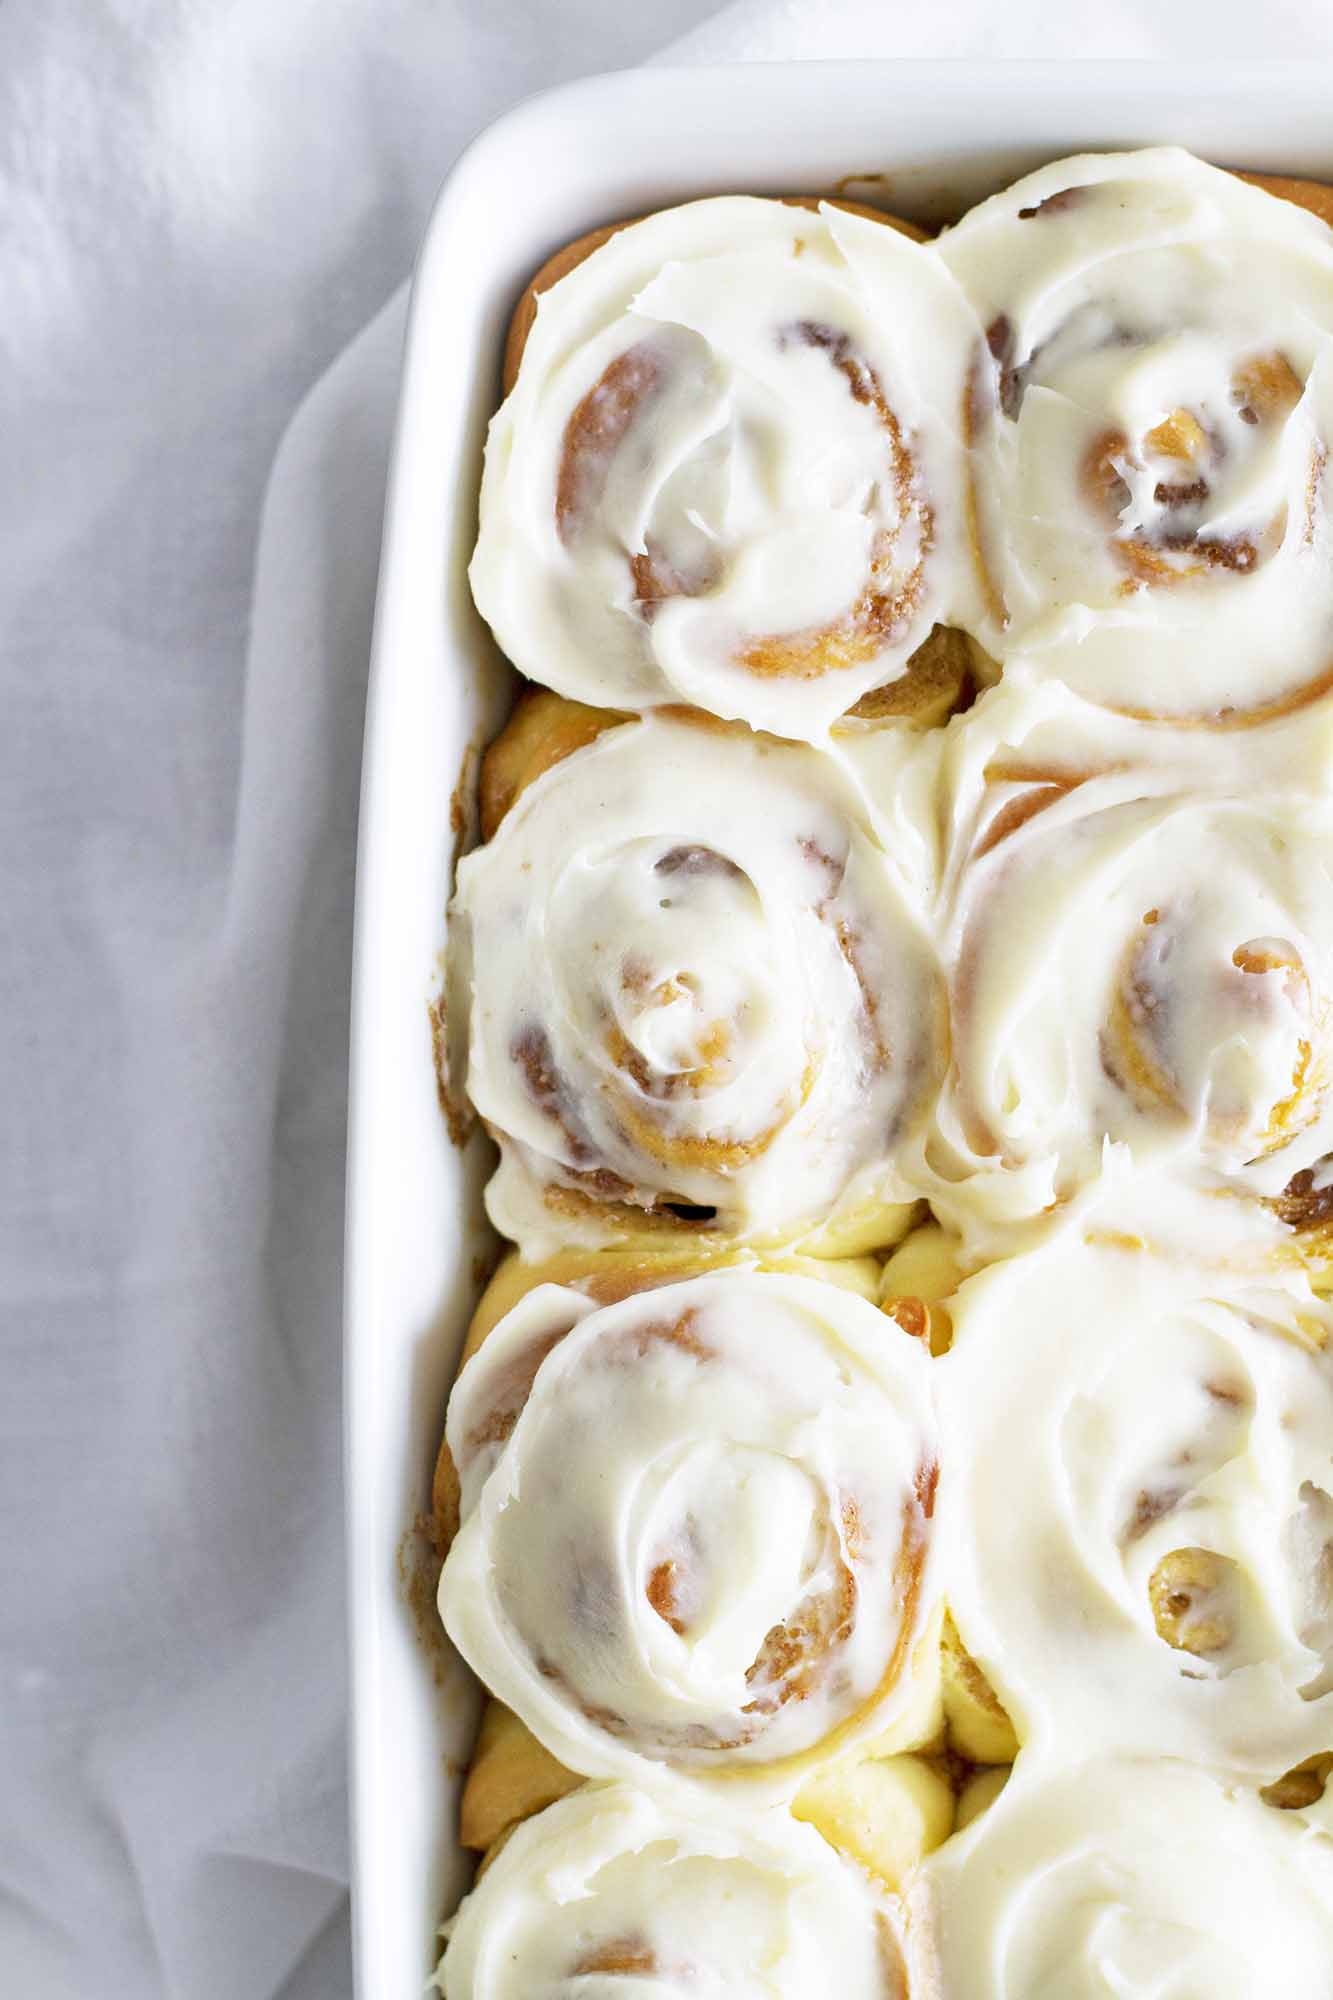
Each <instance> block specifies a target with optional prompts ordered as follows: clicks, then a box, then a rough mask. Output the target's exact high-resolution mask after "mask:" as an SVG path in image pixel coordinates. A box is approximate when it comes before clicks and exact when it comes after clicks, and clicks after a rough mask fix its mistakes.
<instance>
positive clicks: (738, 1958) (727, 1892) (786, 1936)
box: [438, 1785, 905, 2000]
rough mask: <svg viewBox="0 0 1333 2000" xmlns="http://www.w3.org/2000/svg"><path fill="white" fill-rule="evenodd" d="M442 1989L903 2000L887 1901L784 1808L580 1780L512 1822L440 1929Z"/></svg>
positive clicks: (580, 1998) (463, 1995) (455, 1997)
mask: <svg viewBox="0 0 1333 2000" xmlns="http://www.w3.org/2000/svg"><path fill="white" fill-rule="evenodd" d="M438 1984H439V1987H440V1990H441V1992H442V1993H444V1994H445V1995H446V1996H447V2000H529V1996H530V1995H532V1994H535V1993H541V1994H542V1995H544V1996H547V1995H549V1996H550V2000H615V1996H617V1995H619V1994H622V1993H633V1994H634V1995H635V1996H639V1995H642V1996H644V2000H649V1996H651V2000H674V1996H682V1997H683V1996H685V1995H694V1994H700V1995H702V1994H713V1993H719V1994H720V1993H724V1992H725V1993H749V1992H758V1991H760V1990H762V1991H763V1993H764V1994H765V1995H766V1996H767V1995H771V1996H772V2000H809V1996H810V1995H811V1994H812V1993H824V1992H837V1993H838V1994H839V1995H840V1996H841V2000H902V1995H903V1994H904V1992H905V1987H904V1984H903V1975H902V1969H901V1957H900V1953H899V1948H898V1944H897V1938H896V1927H895V1919H894V1909H893V1904H892V1902H891V1900H890V1898H889V1897H888V1896H886V1895H884V1894H883V1893H882V1892H879V1891H877V1890H876V1889H875V1888H874V1887H873V1886H872V1885H871V1882H870V1880H869V1878H868V1877H866V1876H865V1875H863V1874H861V1873H860V1871H859V1870H856V1869H854V1868H852V1867H850V1866H848V1865H847V1864H846V1863H844V1862H842V1861H840V1860H839V1859H838V1857H837V1855H835V1854H834V1852H833V1850H832V1849H831V1848H830V1847H828V1846H826V1845H825V1843H824V1842H823V1841H822V1840H821V1839H820V1837H819V1835H818V1834H817V1833H815V1832H814V1831H813V1830H812V1829H811V1828H809V1827H806V1826H801V1825H798V1824H797V1823H796V1822H795V1821H794V1820H791V1819H789V1818H788V1817H787V1815H786V1814H785V1813H769V1814H764V1815H747V1816H745V1817H741V1816H737V1815H733V1814H729V1813H724V1812H722V1811H720V1810H719V1809H718V1808H717V1807H716V1806H714V1807H713V1808H712V1809H711V1810H710V1811H709V1813H708V1815H707V1818H702V1817H699V1816H695V1815H691V1814H686V1813H683V1812H681V1811H680V1810H679V1809H677V1808H675V1807H672V1806H669V1805H667V1804H665V1803H664V1802H663V1801H662V1800H660V1799H656V1798H650V1797H649V1796H647V1795H646V1794H645V1793H642V1792H638V1791H635V1790H633V1789H632V1788H630V1787H629V1786H624V1785H610V1786H589V1787H587V1788H585V1789H584V1790H583V1791H580V1792H576V1793H574V1795H573V1796H572V1797H570V1798H568V1799H564V1800H562V1801H561V1803H560V1804H559V1805H555V1806H552V1807H550V1808H549V1810H547V1811H546V1812H544V1813H541V1814H539V1815H538V1817H537V1818H536V1819H532V1820H529V1821H528V1822H527V1823H526V1825H524V1826H521V1827H520V1828H519V1829H518V1830H517V1832H516V1833H514V1834H513V1836H512V1837H511V1838H510V1839H509V1840H508V1841H507V1842H506V1844H505V1846H504V1848H503V1850H502V1851H501V1852H500V1854H499V1855H498V1856H497V1858H496V1860H495V1861H494V1863H493V1864H492V1865H491V1867H490V1868H488V1869H487V1871H486V1873H485V1875H484V1876H483V1877H482V1878H481V1881H480V1882H479V1883H478V1885H477V1887H476V1888H475V1889H474V1890H473V1892H472V1894H471V1895H470V1896H469V1897H468V1898H467V1899H466V1901H465V1902H464V1904H463V1906H462V1908H461V1910H460V1911H459V1913H458V1916H457V1917H456V1918H455V1919H454V1921H453V1923H452V1924H451V1925H450V1926H449V1942H448V1948H447V1950H446V1951H445V1954H444V1958H443V1960H442V1962H441V1966H440V1971H439V1975H438Z"/></svg>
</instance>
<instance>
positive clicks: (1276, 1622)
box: [937, 1230, 1333, 1783]
mask: <svg viewBox="0 0 1333 2000" xmlns="http://www.w3.org/2000/svg"><path fill="white" fill-rule="evenodd" d="M949 1310H950V1316H951V1319H952V1321H953V1326H954V1342H953V1346H952V1348H951V1350H950V1352H949V1354H948V1356H947V1357H946V1358H945V1359H944V1360H943V1361H941V1362H940V1363H938V1364H937V1381H938V1383H939V1391H940V1398H941V1407H942V1409H943V1412H944V1422H945V1456H946V1462H947V1463H948V1465H949V1467H950V1484H949V1492H948V1498H947V1507H948V1511H949V1515H950V1522H949V1548H950V1568H949V1584H948V1588H949V1597H950V1603H951V1606H952V1608H953V1612H954V1616H955V1618H956V1620H957V1623H958V1626H959V1630H960V1631H961V1633H962V1635H963V1638H964V1640H965V1642H966V1644H967V1645H968V1647H969V1648H970V1649H971V1651H972V1652H973V1654H974V1656H975V1657H976V1659H977V1660H978V1661H979V1662H980V1664H981V1665H982V1667H983V1668H984V1669H985V1671H986V1673H987V1674H988V1675H989V1676H990V1678H991V1680H992V1681H993V1683H994V1685H995V1686H996V1688H997V1690H998V1692H999V1694H1000V1696H1001V1698H1002V1700H1003V1701H1004V1702H1005V1704H1006V1706H1007V1707H1008V1708H1009V1710H1010V1713H1011V1714H1012V1716H1013V1718H1014V1721H1015V1724H1016V1726H1017V1728H1018V1733H1019V1736H1020V1739H1021V1740H1022V1741H1023V1742H1024V1744H1025V1746H1031V1747H1034V1748H1037V1749H1040V1750H1043V1751H1045V1752H1048V1753H1051V1754H1055V1753H1057V1752H1058V1753H1059V1754H1063V1755H1065V1756H1069V1755H1071V1754H1073V1753H1075V1752H1078V1753H1079V1754H1081V1755H1092V1754H1094V1753H1100V1752H1101V1751H1102V1750H1105V1751H1106V1752H1107V1753H1111V1752H1119V1751H1130V1750H1132V1751H1135V1752H1138V1753H1141V1754H1144V1755H1149V1754H1157V1755H1159V1756H1162V1757H1184V1758H1188V1759H1192V1760H1195V1761H1197V1762H1200V1763H1208V1764H1211V1765H1213V1766H1216V1767H1226V1768H1228V1769H1231V1770H1236V1771H1240V1770H1244V1771H1247V1772H1250V1773H1251V1774H1253V1777H1254V1781H1255V1782H1256V1783H1263V1782H1271V1781H1272V1780H1274V1779H1276V1778H1278V1777H1280V1776H1281V1775H1282V1774H1283V1773H1284V1772H1285V1771H1287V1770H1289V1769H1291V1768H1292V1767H1293V1766H1294V1765H1296V1764H1298V1763H1300V1762H1302V1761H1303V1760H1304V1759H1305V1758H1306V1757H1308V1756H1311V1755H1315V1754H1318V1753H1321V1752H1323V1751H1325V1750H1329V1749H1333V1693H1331V1692H1330V1690H1333V1308H1330V1306H1329V1305H1328V1304H1326V1303H1325V1302H1323V1301H1321V1300H1319V1299H1317V1298H1316V1297H1315V1296H1314V1294H1313V1293H1312V1292H1311V1291H1310V1289H1309V1287H1308V1284H1307V1283H1306V1282H1305V1281H1304V1280H1303V1279H1302V1278H1301V1276H1300V1275H1299V1274H1298V1273H1296V1272H1294V1271H1289V1272H1287V1273H1286V1274H1285V1275H1284V1276H1282V1277H1281V1278H1279V1277H1278V1275H1277V1274H1276V1273H1274V1274H1272V1275H1271V1276H1269V1277H1268V1278H1267V1279H1263V1280H1261V1279H1259V1278H1258V1277H1256V1278H1253V1279H1249V1280H1247V1279H1245V1278H1244V1277H1240V1276H1237V1275H1235V1274H1229V1273H1226V1272H1224V1271H1222V1270H1220V1269H1219V1268H1218V1267H1217V1266H1216V1265H1215V1264H1213V1263H1208V1264H1198V1263H1195V1262H1193V1261H1190V1260H1184V1259H1177V1258H1167V1257H1165V1256H1163V1255H1160V1254H1155V1253H1154V1252H1152V1251H1151V1250H1149V1249H1146V1248H1144V1247H1142V1246H1138V1245H1133V1244H1129V1243H1127V1242H1124V1241H1116V1240H1114V1239H1113V1240H1110V1241H1103V1242H1100V1243H1093V1242H1089V1241H1086V1240H1084V1239H1083V1238H1082V1237H1081V1235H1080V1234H1079V1232H1077V1231H1075V1230H1068V1231H1066V1232H1064V1233H1063V1234H1062V1235H1060V1236H1059V1237H1058V1238H1056V1239H1053V1240H1052V1241H1050V1242H1048V1243H1047V1244H1046V1245H1044V1246H1043V1247H1042V1248H1041V1249H1040V1250H1037V1251H1034V1252H1031V1253H1029V1254H1027V1255H1024V1256H1019V1257H1016V1258H1013V1259H1011V1260H1009V1261H1007V1262H1004V1263H999V1264H995V1265H992V1266H991V1267H990V1268H989V1269H988V1270H986V1271H984V1272H982V1273H981V1274H980V1275H978V1276H977V1277H975V1278H973V1279H970V1280H969V1281H968V1282H967V1283H966V1284H965V1285H964V1286H963V1287H962V1289H961V1290H960V1291H959V1292H958V1293H957V1294H956V1295H955V1297H954V1298H953V1299H952V1300H951V1301H950V1308H949ZM1027 1754H1028V1749H1027V1748H1025V1750H1024V1752H1023V1755H1024V1756H1026V1755H1027Z"/></svg>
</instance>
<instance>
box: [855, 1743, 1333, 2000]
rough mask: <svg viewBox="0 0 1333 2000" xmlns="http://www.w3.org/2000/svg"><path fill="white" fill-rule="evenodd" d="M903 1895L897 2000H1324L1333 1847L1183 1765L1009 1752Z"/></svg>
mask: <svg viewBox="0 0 1333 2000" xmlns="http://www.w3.org/2000/svg"><path fill="white" fill-rule="evenodd" d="M916 1901H917V1909H916V1912H915V1916H916V1920H917V1927H918V1940H917V1941H918V1947H919V1950H918V1958H919V1961H920V1963H921V1972H920V1976H919V1977H918V1976H917V1975H916V1972H915V1970H914V1976H913V1979H912V1993H913V1996H914V2000H915V1996H917V1995H918V1993H919V1994H921V1995H922V1996H923V2000H1130V1996H1133V2000H1296V1996H1297V1995H1299V1996H1300V2000H1329V1997H1330V1996H1331V1995H1333V1839H1330V1837H1329V1836H1328V1834H1327V1833H1323V1832H1319V1831H1317V1830H1316V1829H1315V1828H1314V1827H1313V1826H1311V1825H1310V1823H1309V1822H1308V1821H1307V1820H1306V1819H1304V1818H1303V1817H1302V1816H1301V1815H1299V1814H1297V1813H1291V1812H1280V1811H1278V1810H1276V1809H1275V1808H1274V1807H1272V1806H1268V1805H1265V1804H1263V1803H1262V1801H1261V1800H1260V1799H1259V1798H1258V1797H1257V1795H1256V1794H1255V1793H1254V1792H1253V1791H1252V1790H1249V1789H1247V1788H1246V1787H1244V1786H1241V1785H1238V1784H1236V1783H1234V1782H1232V1781H1229V1780H1227V1779H1226V1778H1225V1777H1223V1776H1221V1775H1216V1774H1213V1773H1209V1772H1206V1771H1202V1770H1199V1769H1197V1768H1193V1767H1191V1766H1189V1765H1187V1764H1183V1763H1177V1762H1172V1761H1169V1760H1159V1761H1153V1762H1150V1761H1146V1760H1143V1759H1137V1758H1131V1757H1111V1758H1108V1759H1105V1760H1103V1761H1097V1760H1090V1761H1087V1762H1084V1761H1083V1760H1081V1759H1080V1760H1078V1761H1076V1762H1073V1763H1071V1765H1069V1766H1068V1767H1058V1768H1052V1767H1051V1766H1050V1765H1039V1764H1037V1763H1035V1762H1026V1761H1025V1760H1024V1759H1022V1758H1020V1760H1019V1763H1018V1765H1017V1766H1016V1768H1015V1771H1014V1775H1013V1777H1012V1778H1011V1779H1010V1780H1009V1782H1008V1784H1007V1785H1006V1786H1005V1788H1004V1790H1003V1792H1002V1793H1001V1794H1000V1797H999V1799H998V1800H997V1801H996V1803H995V1804H994V1805H992V1806H991V1807H990V1808H989V1810H988V1811H986V1812H985V1813H983V1814H982V1816H981V1817H980V1819H978V1820H977V1821H975V1822H974V1824H973V1825H972V1826H971V1827H969V1828H968V1829H967V1831H966V1832H964V1833H962V1834H960V1835H959V1836H958V1837H957V1838H956V1839H955V1840H952V1841H949V1842H947V1843H946V1844H945V1846H944V1847H942V1848H941V1849H940V1850H939V1852H938V1853H937V1854H936V1855H934V1856H933V1857H932V1858H931V1859H930V1861H928V1862H927V1864H926V1867H925V1870H924V1876H923V1880H922V1883H921V1887H920V1890H919V1892H918V1896H917V1899H916ZM828 1990H833V1989H828Z"/></svg>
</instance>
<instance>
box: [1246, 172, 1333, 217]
mask: <svg viewBox="0 0 1333 2000" xmlns="http://www.w3.org/2000/svg"><path fill="white" fill-rule="evenodd" d="M1237 178H1238V179H1240V180H1243V181H1248V182H1249V183H1250V185H1251V187H1257V188H1262V189H1263V190H1264V192H1265V193H1266V194H1271V195H1276V196H1277V198H1278V200H1279V201H1290V202H1294V203H1295V205H1296V207H1297V208H1308V209H1309V211H1310V213H1311V215H1317V216H1318V217H1319V220H1320V221H1321V222H1326V223H1327V224H1328V225H1329V227H1330V228H1331V229H1333V187H1328V186H1326V185H1325V183H1324V182H1323V181H1305V180H1295V179H1293V178H1291V177H1290V176H1289V175H1286V174H1244V173H1243V174H1239V175H1238V176H1237Z"/></svg>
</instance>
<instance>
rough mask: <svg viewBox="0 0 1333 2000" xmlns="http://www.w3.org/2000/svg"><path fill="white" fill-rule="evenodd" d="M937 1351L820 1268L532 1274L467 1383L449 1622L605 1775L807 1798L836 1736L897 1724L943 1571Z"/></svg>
mask: <svg viewBox="0 0 1333 2000" xmlns="http://www.w3.org/2000/svg"><path fill="white" fill-rule="evenodd" d="M929 1367H930V1363H929V1360H928V1357H927V1354H926V1351H925V1349H924V1347H923V1346H922V1345H921V1343H919V1342H917V1341H915V1340H913V1339H911V1338H910V1336H908V1335H907V1334H905V1333H903V1332H902V1330H901V1329H900V1328H898V1327H896V1326H895V1325H894V1324H893V1323H892V1322H891V1321H889V1320H888V1319H887V1318H886V1317H885V1316H884V1315H883V1314H881V1313H880V1312H878V1311H877V1310H876V1308H874V1307H873V1306H871V1305H869V1304H868V1303H867V1302H866V1301H864V1300H863V1299H860V1298H857V1297H856V1296H855V1295H854V1294H853V1293H851V1292H848V1291H843V1290H840V1289H838V1288H835V1287H834V1286H831V1285H827V1284H822V1283H818V1282H815V1281H812V1280H810V1279H807V1278H798V1277H793V1276H788V1275H785V1274H776V1273H771V1272H760V1271H757V1270H747V1269H744V1268H731V1269H726V1270H722V1271H719V1272H716V1273H713V1274H710V1275H707V1276H704V1277H699V1278H693V1279H689V1280H686V1281H684V1282H682V1283H679V1284H671V1285H667V1286H663V1287H660V1288H656V1289H653V1290H651V1291H647V1292H642V1293H638V1294H636V1295H634V1296H631V1297H628V1298H625V1299H623V1300H621V1301H620V1302H619V1303H618V1304H613V1305H608V1306H602V1307H598V1306H596V1305H595V1303H594V1302H593V1301H592V1300H591V1299H590V1298H589V1297H588V1296H587V1294H586V1293H585V1292H581V1291H576V1290H573V1289H571V1288H566V1287H558V1286H553V1285H543V1286H541V1287H539V1288H538V1289H537V1290H535V1291H533V1292H530V1293H528V1294H527V1296H526V1297H525V1298H523V1299H522V1300H521V1301H520V1302H519V1304H518V1305H517V1306H515V1307H514V1308H513V1310H512V1311H511V1312H510V1313H509V1314H508V1315H507V1316H506V1318H505V1319H504V1320H502V1321H501V1323H500V1324H499V1325H498V1326H497V1327H496V1328H495V1329H494V1330H493V1331H492V1332H491V1333H490V1334H489V1336H488V1337H487V1339H486V1340H485V1342H484V1344H483V1345H482V1346H481V1348H480V1349H479V1350H478V1351H477V1352H476V1353H475V1354H474V1356H473V1358H472V1359H471V1360H470V1361H469V1362H468V1363H467V1364H466V1365H465V1367H464V1369H463V1372H462V1373H461V1375H460V1376H459V1379H458V1382H457V1383H456V1385H455V1388H454V1392H453V1396H452V1398H451V1400H450V1405H449V1416H448V1423H447V1432H446V1435H447V1441H448V1446H449V1451H450V1454H451V1457H452V1460H453V1463H454V1465H455V1467H456V1468H457V1473H458V1478H459V1482H460V1492H461V1523H462V1524H461V1527H460V1529H459V1532H458V1535H457V1537H456V1539H455V1540H454V1543H453V1546H452V1548H451V1550H450V1552H449V1555H448V1558H447V1560H446V1562H445V1565H444V1570H443V1573H442V1575H441V1579H440V1592H439V1602H440V1612H441V1616H442V1618H443V1620H444V1623H445V1626H446V1627H447V1629H448V1631H449V1633H450V1636H451V1637H452V1638H453V1640H454V1642H455V1644H456V1645H457V1646H458V1648H459V1650H460V1652H461V1653H462V1654H463V1657H464V1659H465V1660H466V1661H467V1663H468V1664H469V1666H471V1667H472V1669H473V1671H474V1672H475V1673H476V1674H477V1675H478V1677H479V1678H480V1679H481V1680H482V1681H483V1682H484V1683H485V1685H486V1686H487V1687H488V1688H489V1689H490V1690H491V1691H492V1692H493V1693H494V1694H495V1695H496V1696H498V1697H499V1699H500V1700H502V1701H503V1702H505V1703H506V1704H507V1705H508V1706H509V1707H510V1708H511V1709H513V1710H514V1712H515V1713H516V1714H517V1715H518V1716H519V1717H520V1718H521V1719H522V1720H523V1721H524V1722H525V1723H526V1724H527V1725H528V1727H529V1728H530V1729H531V1730H532V1731H533V1733H534V1734H535V1735H536V1736H537V1737H538V1739H539V1740H540V1741H541V1742H542V1743H544V1744H545V1745H546V1747H547V1748H548V1749H549V1750H550V1751H551V1752H552V1753H553V1755H555V1756H556V1757H558V1758H559V1759H560V1760H561V1762H562V1763H564V1764H565V1765H566V1766H568V1767H569V1768H570V1769H572V1770H576V1771H581V1772H583V1773H585V1774H587V1775H589V1776H593V1777H617V1776H630V1777H636V1776H637V1777H642V1776H644V1775H648V1776H655V1778H656V1780H657V1782H658V1783H659V1784H660V1783H662V1782H664V1781H665V1780H666V1779H667V1778H669V1777H670V1775H671V1774H673V1773H675V1774H684V1775H686V1776H688V1777H691V1778H695V1779H698V1778H701V1777H708V1776H716V1775H719V1774H729V1775H731V1776H733V1777H734V1776H741V1775H743V1776H746V1777H748V1778H750V1779H751V1780H753V1781H754V1782H755V1783H756V1784H759V1785H761V1786H762V1787H763V1788H764V1790H765V1791H771V1792H772V1793H773V1794H774V1795H775V1796H782V1795H789V1794H790V1793H791V1792H792V1791H793V1790H794V1789H795V1788H796V1785H797V1784H798V1783H799V1781H800V1772H801V1765H802V1760H804V1759H806V1758H808V1757H809V1756H810V1755H811V1754H812V1753H818V1754H820V1755H821V1756H827V1755H830V1754H833V1753H834V1752H845V1751H848V1750H850V1749H851V1748H853V1747H854V1746H855V1745H857V1744H859V1743H864V1742H870V1741H873V1742H875V1743H876V1744H880V1745H882V1744H884V1743H885V1741H886V1739H887V1738H888V1736H889V1733H890V1731H891V1730H892V1729H893V1726H894V1724H895V1723H896V1722H898V1721H900V1720H901V1719H903V1718H905V1717H907V1718H911V1717H915V1715H916V1714H917V1712H918V1710H917V1705H916V1702H915V1699H914V1697H915V1687H914V1681H913V1654H914V1649H915V1646H916V1643H917V1640H918V1638H919V1637H920V1635H921V1633H922V1630H923V1627H924V1624H925V1622H926V1618H927V1612H928V1609H929V1605H930V1600H931V1598H932V1594H933V1588H934V1586H933V1583H932V1580H931V1573H930V1569H929V1563H928V1557H929V1551H930V1543H931V1535H932V1521H933V1516H934V1510H935V1490H936V1481H937V1474H938V1455H937V1449H936V1444H935V1428H934V1418H933V1413H932V1406H931V1394H930V1385H929V1380H928V1374H929Z"/></svg>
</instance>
